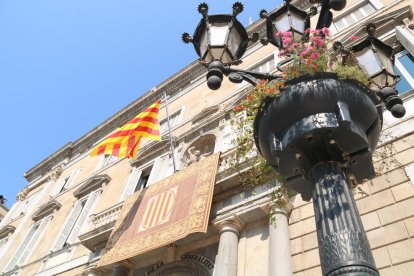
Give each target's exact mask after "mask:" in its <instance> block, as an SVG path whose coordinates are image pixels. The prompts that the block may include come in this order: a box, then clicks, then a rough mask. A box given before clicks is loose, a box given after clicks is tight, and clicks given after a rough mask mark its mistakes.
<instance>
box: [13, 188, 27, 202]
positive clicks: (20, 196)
mask: <svg viewBox="0 0 414 276" xmlns="http://www.w3.org/2000/svg"><path fill="white" fill-rule="evenodd" d="M28 195H29V188H27V187H25V188H24V189H23V190H22V191H21V192H19V193H17V195H16V200H17V201H23V200H25V199H26V198H27V196H28Z"/></svg>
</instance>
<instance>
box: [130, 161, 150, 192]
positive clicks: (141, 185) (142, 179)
mask: <svg viewBox="0 0 414 276" xmlns="http://www.w3.org/2000/svg"><path fill="white" fill-rule="evenodd" d="M151 169H152V167H151V168H150V169H149V170H147V171H144V172H142V175H141V177H140V178H139V180H138V183H137V185H135V190H134V192H136V191H139V190H141V189H143V188H145V187H147V183H148V179H149V176H150V173H151Z"/></svg>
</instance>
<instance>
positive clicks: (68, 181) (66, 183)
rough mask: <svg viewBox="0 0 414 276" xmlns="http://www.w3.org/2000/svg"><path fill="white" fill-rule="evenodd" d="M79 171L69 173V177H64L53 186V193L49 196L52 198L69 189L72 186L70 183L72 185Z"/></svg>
mask: <svg viewBox="0 0 414 276" xmlns="http://www.w3.org/2000/svg"><path fill="white" fill-rule="evenodd" d="M80 171H81V169H77V170H76V171H74V172H73V173H71V174H70V175H69V176H66V177H64V178H62V179H60V180H59V181H58V182H57V183H56V184H54V185H56V187H55V189H54V191H53V192H52V194H51V196H52V197H53V196H55V195H58V194H60V193H63V192H64V191H66V190H67V189H69V188H70V187H71V186H72V183H74V181H75V179H76V176H77V175H78V174H79V172H80Z"/></svg>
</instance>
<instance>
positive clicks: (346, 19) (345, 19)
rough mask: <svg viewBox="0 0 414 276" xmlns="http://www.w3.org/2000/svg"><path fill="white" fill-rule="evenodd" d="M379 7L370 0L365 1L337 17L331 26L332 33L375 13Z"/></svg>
mask: <svg viewBox="0 0 414 276" xmlns="http://www.w3.org/2000/svg"><path fill="white" fill-rule="evenodd" d="M376 10H377V9H376V8H375V6H374V5H373V4H371V3H370V2H365V3H363V4H362V5H360V6H359V7H357V8H356V9H354V10H351V11H349V12H347V13H346V14H345V15H344V16H342V17H339V18H335V19H334V21H333V24H332V25H331V27H330V31H331V33H332V34H333V35H334V34H336V33H339V32H340V31H342V30H344V29H346V28H347V27H349V26H352V25H354V24H355V23H358V22H360V21H361V20H363V19H364V18H365V17H367V16H369V15H371V14H373V13H374V12H375V11H376Z"/></svg>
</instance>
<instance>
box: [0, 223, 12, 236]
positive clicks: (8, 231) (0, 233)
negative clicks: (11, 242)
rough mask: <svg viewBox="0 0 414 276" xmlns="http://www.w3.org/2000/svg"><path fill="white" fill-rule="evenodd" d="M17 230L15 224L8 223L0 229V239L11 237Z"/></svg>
mask: <svg viewBox="0 0 414 276" xmlns="http://www.w3.org/2000/svg"><path fill="white" fill-rule="evenodd" d="M15 230H16V227H14V226H13V225H6V226H4V227H3V228H2V229H1V230H0V240H2V239H4V238H7V237H9V236H10V235H11V234H13V232H14V231H15Z"/></svg>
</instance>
